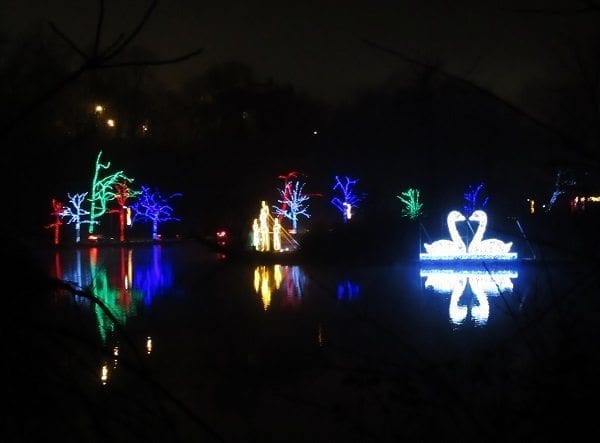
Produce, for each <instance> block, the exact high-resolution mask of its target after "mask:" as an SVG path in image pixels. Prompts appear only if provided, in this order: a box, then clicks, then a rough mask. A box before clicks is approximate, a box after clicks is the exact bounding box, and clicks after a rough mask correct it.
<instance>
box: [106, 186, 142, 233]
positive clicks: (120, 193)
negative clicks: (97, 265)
mask: <svg viewBox="0 0 600 443" xmlns="http://www.w3.org/2000/svg"><path fill="white" fill-rule="evenodd" d="M114 187H115V201H116V202H117V204H118V205H119V209H113V210H111V211H108V212H113V213H114V212H116V213H118V214H119V241H125V226H131V222H132V220H131V208H129V207H127V200H128V199H129V198H132V197H136V196H137V195H139V194H140V192H141V191H136V190H133V189H131V188H130V187H129V186H127V183H115V185H114Z"/></svg>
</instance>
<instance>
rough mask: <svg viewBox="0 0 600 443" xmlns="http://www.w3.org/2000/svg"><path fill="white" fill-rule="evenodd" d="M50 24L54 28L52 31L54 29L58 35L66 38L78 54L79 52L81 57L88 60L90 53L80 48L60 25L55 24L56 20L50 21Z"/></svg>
mask: <svg viewBox="0 0 600 443" xmlns="http://www.w3.org/2000/svg"><path fill="white" fill-rule="evenodd" d="M48 26H50V29H52V31H54V33H55V34H56V35H58V36H59V37H60V38H61V39H63V40H64V42H65V43H66V44H67V45H69V47H70V48H71V49H72V50H73V51H75V52H76V53H77V54H79V55H80V56H81V58H83V59H84V60H85V61H87V60H88V55H87V54H86V53H85V52H83V50H81V49H79V47H78V46H77V45H76V44H75V42H74V41H73V40H71V39H70V38H69V37H68V36H67V35H66V34H65V33H64V32H62V31H61V30H60V29H58V27H57V26H56V25H55V24H54V22H48Z"/></svg>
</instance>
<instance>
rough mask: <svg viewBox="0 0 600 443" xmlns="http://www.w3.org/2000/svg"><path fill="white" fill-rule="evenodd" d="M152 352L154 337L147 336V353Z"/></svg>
mask: <svg viewBox="0 0 600 443" xmlns="http://www.w3.org/2000/svg"><path fill="white" fill-rule="evenodd" d="M151 353H152V338H151V337H147V338H146V354H148V355H150V354H151Z"/></svg>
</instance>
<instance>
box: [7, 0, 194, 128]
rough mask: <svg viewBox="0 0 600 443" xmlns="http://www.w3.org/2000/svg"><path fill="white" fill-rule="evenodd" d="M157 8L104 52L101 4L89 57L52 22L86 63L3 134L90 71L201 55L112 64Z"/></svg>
mask: <svg viewBox="0 0 600 443" xmlns="http://www.w3.org/2000/svg"><path fill="white" fill-rule="evenodd" d="M157 5H158V0H152V3H151V4H150V6H148V8H147V9H146V11H145V12H144V14H143V16H142V17H141V19H140V21H139V23H138V24H137V25H136V26H135V27H134V28H133V30H132V31H131V32H130V33H129V34H128V35H126V34H124V33H121V34H120V35H119V36H118V37H117V38H116V39H115V40H114V41H113V42H112V43H110V44H108V45H107V46H106V47H105V48H104V49H102V48H101V35H102V29H103V27H104V0H99V11H98V19H97V22H96V32H95V34H94V36H93V38H94V41H93V44H92V49H91V50H90V53H89V54H86V53H85V52H84V51H83V50H82V49H81V48H80V47H79V46H78V45H77V44H75V42H74V40H73V39H72V38H70V37H69V36H68V35H66V34H65V33H64V32H63V31H61V30H60V29H59V28H58V26H56V25H55V24H54V23H53V22H49V25H50V28H51V29H52V31H54V32H55V33H56V34H57V35H58V36H59V37H60V38H61V39H62V40H63V41H64V42H65V43H66V44H67V45H68V46H69V47H70V48H71V49H72V50H73V51H74V52H75V53H77V54H78V55H79V56H80V57H82V58H83V63H82V64H81V65H80V66H79V67H78V68H76V69H75V70H73V72H71V73H70V74H69V75H67V76H66V77H65V78H64V79H62V80H61V81H59V82H58V83H57V84H55V85H53V86H52V87H51V88H50V89H49V90H47V91H45V92H43V93H42V94H40V95H39V96H38V97H36V98H35V99H34V100H32V101H31V102H30V103H29V104H28V105H26V106H25V107H24V108H23V109H22V110H21V111H20V112H19V113H17V114H16V116H15V117H13V118H12V119H8V121H7V123H5V124H4V125H3V126H2V130H3V132H4V131H8V130H10V129H11V128H13V127H14V126H15V124H16V123H18V122H19V121H23V119H24V118H25V117H26V116H27V115H29V114H30V113H31V112H33V111H34V110H35V109H37V108H38V107H39V106H40V105H42V104H44V103H45V102H47V101H49V100H50V99H51V98H52V97H54V96H55V95H56V94H57V93H58V92H59V91H61V90H62V89H63V88H64V87H65V86H67V85H68V84H69V83H71V82H73V81H75V80H76V79H77V78H79V77H80V76H81V75H82V74H84V73H85V72H87V71H90V70H93V69H100V68H116V67H129V66H161V65H167V64H173V63H178V62H181V61H185V60H188V59H190V58H192V57H194V56H196V55H198V54H200V53H201V52H202V50H203V49H202V48H200V49H196V50H194V51H191V52H189V53H187V54H183V55H181V56H177V57H173V58H169V59H164V60H144V61H123V62H114V63H111V61H112V60H113V59H114V58H116V57H117V56H118V55H119V54H121V53H122V52H123V51H124V50H125V49H126V48H127V47H128V46H129V45H130V44H131V43H132V42H133V41H134V39H135V38H136V37H137V36H138V34H139V33H140V32H141V30H142V29H143V28H144V26H145V25H146V24H147V23H148V20H149V19H150V16H151V15H152V13H153V12H154V10H155V9H156V6H157Z"/></svg>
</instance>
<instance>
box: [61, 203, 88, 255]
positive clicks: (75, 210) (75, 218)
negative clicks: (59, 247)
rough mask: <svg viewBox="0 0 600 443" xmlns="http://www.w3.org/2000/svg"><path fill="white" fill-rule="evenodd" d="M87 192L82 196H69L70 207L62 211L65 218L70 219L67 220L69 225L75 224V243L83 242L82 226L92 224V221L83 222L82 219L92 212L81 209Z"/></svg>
mask: <svg viewBox="0 0 600 443" xmlns="http://www.w3.org/2000/svg"><path fill="white" fill-rule="evenodd" d="M87 194H88V193H87V192H82V193H80V194H75V195H71V194H67V196H68V197H69V204H70V205H69V206H65V207H64V208H63V211H62V216H63V217H69V220H67V224H68V225H70V224H71V223H73V224H74V225H75V241H76V242H77V243H79V242H80V241H81V224H82V223H92V221H91V220H82V219H81V217H82V216H84V215H88V214H89V213H90V211H87V210H85V209H83V208H82V207H81V205H82V204H83V202H84V201H85V197H86V196H87Z"/></svg>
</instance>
